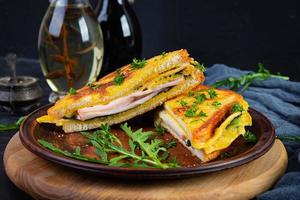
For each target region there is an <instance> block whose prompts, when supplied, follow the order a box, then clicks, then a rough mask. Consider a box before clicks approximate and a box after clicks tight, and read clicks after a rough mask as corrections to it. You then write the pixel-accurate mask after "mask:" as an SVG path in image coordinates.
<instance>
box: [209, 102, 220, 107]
mask: <svg viewBox="0 0 300 200" xmlns="http://www.w3.org/2000/svg"><path fill="white" fill-rule="evenodd" d="M211 105H213V106H214V107H216V108H218V107H220V106H221V105H222V104H221V103H220V102H219V101H214V102H213V103H212V104H211Z"/></svg>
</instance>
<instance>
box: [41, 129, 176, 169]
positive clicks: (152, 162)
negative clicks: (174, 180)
mask: <svg viewBox="0 0 300 200" xmlns="http://www.w3.org/2000/svg"><path fill="white" fill-rule="evenodd" d="M120 127H121V129H122V130H123V131H124V132H125V133H126V134H127V135H128V136H129V140H128V145H129V148H130V150H127V149H125V148H123V147H122V143H121V141H120V140H119V139H118V138H117V137H116V136H115V135H114V134H112V133H111V132H110V127H109V126H108V125H107V124H102V125H101V129H100V130H97V131H94V132H81V134H82V135H83V136H84V137H86V138H87V139H89V142H90V144H91V145H93V147H95V153H96V155H97V156H98V157H99V159H95V158H90V157H87V156H85V155H81V149H80V147H76V149H75V152H74V153H71V152H68V151H64V150H62V149H60V148H58V147H56V146H54V145H53V144H51V143H49V142H47V141H45V140H38V142H39V144H41V145H42V146H44V147H45V148H47V149H50V150H51V151H53V152H55V153H58V154H61V155H64V156H67V157H71V158H74V159H79V160H83V161H88V162H95V163H101V164H107V165H109V166H115V167H130V166H131V167H139V168H140V167H156V168H161V169H167V168H171V167H178V166H179V165H178V164H177V163H173V162H170V163H162V160H165V159H166V158H167V157H168V155H167V154H168V152H167V149H166V147H164V146H163V145H164V142H163V141H162V140H160V139H151V137H152V136H153V134H154V133H153V132H151V131H148V132H143V131H142V129H139V130H137V131H134V132H133V131H132V130H131V128H130V127H129V126H128V125H127V123H125V124H123V125H121V126H120ZM169 146H174V142H172V144H169ZM137 148H139V149H140V152H141V155H138V154H136V152H135V151H136V149H137ZM170 148H171V147H170ZM161 152H163V153H162V156H160V155H161ZM109 153H118V154H119V155H118V156H116V157H113V158H111V159H109V156H108V155H109ZM128 159H130V160H131V161H128Z"/></svg>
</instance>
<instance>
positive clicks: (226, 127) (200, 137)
mask: <svg viewBox="0 0 300 200" xmlns="http://www.w3.org/2000/svg"><path fill="white" fill-rule="evenodd" d="M247 110H248V103H247V102H246V101H245V100H244V99H243V97H242V96H241V95H239V94H237V93H235V92H233V91H229V90H217V89H213V88H210V87H207V86H201V85H199V86H197V87H195V88H193V89H192V90H191V91H190V92H188V93H185V94H182V95H180V96H178V97H176V98H173V99H171V100H169V101H167V102H165V103H164V106H163V109H162V110H160V111H159V112H158V113H157V115H156V117H155V123H156V124H160V125H161V126H163V127H165V128H166V129H167V130H168V131H169V132H170V133H171V134H172V135H173V136H174V137H175V138H177V139H178V140H179V141H180V142H181V143H182V144H183V145H184V146H185V147H186V148H188V149H189V150H190V151H191V152H192V153H193V154H194V155H195V156H197V157H198V158H200V159H201V160H202V161H203V162H208V161H210V160H212V159H214V158H216V157H218V156H219V155H220V153H221V152H222V150H223V149H225V148H227V147H229V146H230V144H231V143H232V142H233V141H234V140H235V139H236V138H237V137H238V136H240V135H241V134H244V133H245V127H246V126H251V124H252V119H251V116H250V114H249V113H248V111H247Z"/></svg>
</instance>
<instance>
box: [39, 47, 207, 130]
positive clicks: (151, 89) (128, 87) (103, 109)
mask: <svg viewBox="0 0 300 200" xmlns="http://www.w3.org/2000/svg"><path fill="white" fill-rule="evenodd" d="M197 65H198V63H197V62H195V61H194V60H193V59H192V58H191V57H189V54H188V53H187V51H186V50H178V51H174V52H170V53H165V54H162V55H159V56H155V57H153V58H151V59H149V60H135V61H134V62H133V63H131V64H129V65H127V66H124V67H123V68H121V69H119V70H117V71H116V72H113V73H111V74H108V75H107V76H105V77H103V78H101V79H100V80H98V81H97V82H94V83H91V84H89V85H88V86H86V87H84V88H82V89H80V90H78V91H76V92H75V93H74V94H69V95H67V96H65V97H64V98H63V99H61V100H59V101H58V102H56V104H55V105H54V106H53V107H51V108H50V109H49V110H48V115H45V116H42V117H40V118H38V119H37V121H38V122H40V123H55V124H56V125H57V126H62V127H63V129H64V131H65V132H74V131H83V130H89V129H94V128H98V127H100V126H101V124H109V125H112V124H116V123H121V122H124V121H126V120H128V119H131V118H133V117H135V116H137V115H140V114H143V113H145V112H147V111H149V110H152V109H154V108H156V107H157V106H160V105H162V104H163V103H164V102H165V101H167V100H169V99H171V98H174V97H176V96H178V95H180V94H182V93H184V92H186V91H188V90H190V89H192V88H193V87H195V86H196V85H198V84H200V83H202V82H203V81H204V75H203V72H202V71H201V70H200V69H199V68H198V66H197Z"/></svg>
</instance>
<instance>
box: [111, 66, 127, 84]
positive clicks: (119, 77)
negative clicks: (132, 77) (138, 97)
mask: <svg viewBox="0 0 300 200" xmlns="http://www.w3.org/2000/svg"><path fill="white" fill-rule="evenodd" d="M124 79H125V76H124V74H122V73H121V72H120V70H117V74H116V76H115V78H114V83H115V85H121V84H122V83H123V81H124Z"/></svg>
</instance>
